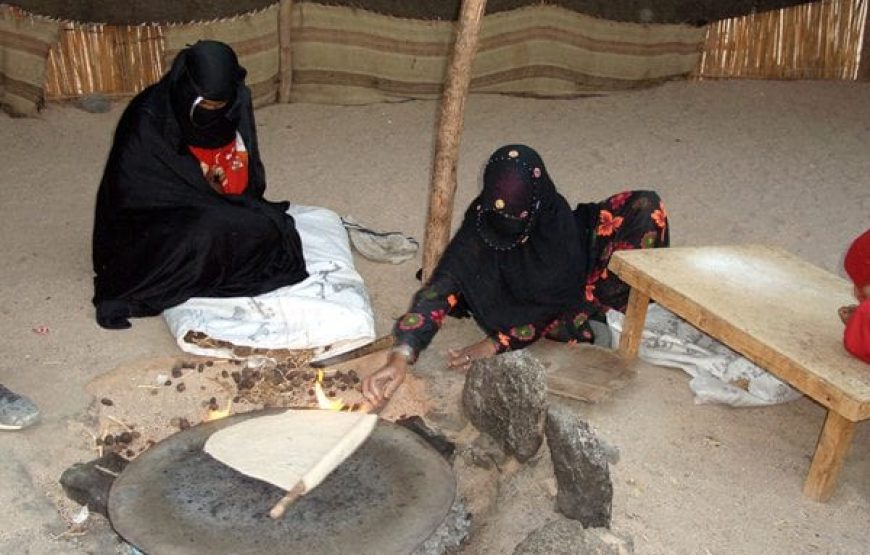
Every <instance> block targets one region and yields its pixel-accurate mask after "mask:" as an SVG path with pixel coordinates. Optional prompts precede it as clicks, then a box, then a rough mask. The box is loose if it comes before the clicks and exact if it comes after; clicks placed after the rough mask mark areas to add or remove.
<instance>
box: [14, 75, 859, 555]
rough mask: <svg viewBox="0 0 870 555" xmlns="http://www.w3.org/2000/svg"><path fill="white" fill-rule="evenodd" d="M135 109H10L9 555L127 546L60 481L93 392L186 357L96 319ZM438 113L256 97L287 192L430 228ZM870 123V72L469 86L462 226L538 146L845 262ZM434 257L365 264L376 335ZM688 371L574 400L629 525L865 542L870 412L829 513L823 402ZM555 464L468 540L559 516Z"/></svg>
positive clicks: (799, 541) (573, 171)
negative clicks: (102, 225)
mask: <svg viewBox="0 0 870 555" xmlns="http://www.w3.org/2000/svg"><path fill="white" fill-rule="evenodd" d="M123 107H124V102H116V103H115V104H114V105H113V108H112V110H111V111H110V112H109V113H104V114H91V113H86V112H84V111H81V110H80V109H78V108H76V107H74V106H73V105H65V104H50V105H49V106H48V108H47V109H46V110H45V112H44V113H43V115H42V117H41V118H40V119H11V118H9V117H7V116H5V115H0V167H2V169H3V177H2V178H0V181H2V184H3V201H2V202H0V241H2V254H3V264H2V265H0V283H2V284H3V287H2V295H0V310H2V313H3V318H2V319H0V337H2V351H0V352H2V359H0V383H3V384H5V385H7V386H8V387H10V388H12V389H14V390H16V391H18V392H20V393H22V394H26V395H28V396H30V397H31V398H32V399H33V400H34V401H36V402H37V403H38V405H39V406H40V408H41V410H42V422H41V423H40V424H38V425H37V426H35V427H33V428H31V429H28V430H25V431H21V432H0V452H2V464H0V522H2V523H3V525H2V527H0V552H3V553H33V554H41V553H75V554H78V553H113V552H115V551H116V550H118V549H120V547H121V546H120V544H119V543H118V540H117V538H116V537H115V536H114V534H113V533H112V532H111V530H110V528H109V527H108V525H107V524H106V523H105V521H104V520H103V521H102V522H100V521H99V520H98V519H96V518H95V519H94V521H93V522H92V523H91V525H90V526H89V527H88V528H87V530H86V532H85V533H84V534H83V535H77V534H66V535H63V536H61V537H59V538H58V537H57V536H60V535H62V534H63V533H64V532H65V531H66V530H67V528H68V522H69V518H70V517H71V513H72V511H73V510H74V507H73V506H71V504H70V502H68V501H67V500H65V499H64V497H63V494H62V492H61V488H60V486H59V484H58V478H59V477H60V474H61V473H62V471H63V470H64V469H66V468H67V467H68V466H70V465H71V464H73V463H75V462H79V461H86V460H90V459H91V458H93V456H94V452H93V450H92V449H91V447H92V439H91V438H90V437H89V436H88V435H87V434H86V433H85V432H84V429H85V428H91V427H93V426H94V425H95V422H94V419H95V414H96V411H97V409H98V408H99V407H98V405H99V400H98V399H95V398H94V397H93V396H92V395H91V394H90V393H89V392H88V390H87V389H86V385H87V384H88V383H89V382H91V381H92V380H93V379H94V378H96V377H98V376H101V375H103V374H105V373H107V372H110V371H112V370H113V369H115V368H117V367H119V366H122V365H130V364H133V363H135V362H136V361H143V360H151V359H156V358H159V357H175V356H180V355H181V352H180V351H179V349H178V347H177V346H176V345H175V343H174V340H173V338H172V337H170V335H169V333H168V331H167V328H166V325H165V324H164V322H163V320H162V319H161V318H159V317H158V318H148V319H139V320H135V321H134V325H133V328H132V329H129V330H125V331H107V330H103V329H101V328H99V327H98V326H97V324H96V322H95V321H94V318H93V307H92V305H91V303H90V297H91V294H92V284H91V277H92V273H91V265H90V234H91V228H92V220H93V209H94V198H95V193H96V189H97V184H98V182H99V178H100V175H101V172H102V168H103V164H104V163H105V160H106V156H107V153H108V149H109V146H110V143H111V135H112V132H113V130H114V126H115V124H116V122H117V120H118V118H119V116H120V114H121V111H122V110H123ZM437 107H438V106H437V103H436V102H423V101H419V102H403V103H396V104H377V105H370V106H358V107H340V106H324V105H312V104H291V105H279V106H270V107H267V108H263V109H260V110H258V111H257V113H256V117H257V124H258V129H259V134H260V145H261V149H262V151H263V159H264V162H265V164H266V169H267V175H268V177H269V179H268V182H269V187H268V189H267V196H269V197H270V198H272V199H288V200H290V201H292V202H295V203H299V204H309V205H320V206H325V207H328V208H331V209H333V210H335V211H336V212H337V213H339V214H341V215H352V216H353V217H355V218H356V219H358V220H359V221H361V222H364V223H366V224H368V225H370V226H372V227H375V228H378V229H381V230H401V231H403V232H405V233H408V234H411V235H413V236H415V237H417V238H419V239H420V240H421V242H422V238H423V231H424V227H425V218H426V207H427V189H428V184H429V169H430V165H431V159H432V149H433V138H434V131H433V130H434V122H435V116H436V113H437ZM868 122H870V84H861V83H841V82H792V83H785V82H750V81H742V82H738V81H734V82H700V83H699V82H673V83H668V84H666V85H664V86H661V87H658V88H654V89H649V90H641V91H631V92H621V93H613V94H608V95H604V96H601V97H593V98H580V99H573V100H558V101H556V100H536V99H525V98H508V97H501V96H473V97H471V98H470V100H469V102H468V104H467V112H466V119H465V130H464V133H463V136H462V148H461V155H460V161H459V168H458V177H459V188H458V191H457V196H456V210H455V216H454V225H458V223H459V217H460V215H461V213H462V210H463V208H464V206H465V205H466V204H467V203H468V202H469V201H470V200H471V198H472V197H473V196H474V195H475V194H476V191H477V190H478V188H479V187H480V174H481V171H482V167H483V164H484V162H485V161H486V158H487V156H488V155H489V153H490V152H491V151H493V150H494V149H495V148H497V147H498V146H500V145H502V144H505V143H508V142H523V143H526V144H529V145H531V146H533V147H535V148H536V149H537V150H538V151H539V152H540V153H541V154H542V156H543V158H544V160H545V162H546V163H547V167H548V170H549V172H550V174H551V176H552V177H553V178H554V180H555V182H556V183H557V185H558V187H559V189H560V191H561V192H562V193H563V194H564V195H565V197H566V198H568V200H569V201H570V202H572V203H576V202H581V201H588V200H599V199H602V198H604V197H606V196H608V195H609V194H612V193H614V192H618V191H620V190H624V189H637V188H654V189H656V190H657V191H659V193H660V194H661V195H662V197H663V198H664V199H665V202H666V204H667V206H668V210H669V214H670V220H671V225H672V235H671V237H672V244H673V245H675V246H678V245H679V246H689V245H693V246H694V245H722V244H739V243H750V242H755V243H766V244H770V245H775V246H780V247H783V248H785V249H786V250H789V251H791V252H792V253H794V254H796V255H798V256H800V257H802V258H804V259H806V260H808V261H810V262H812V263H814V264H816V265H818V266H820V267H822V268H825V269H827V270H829V271H832V272H834V273H838V274H840V275H842V270H841V268H840V264H841V260H842V255H843V252H844V250H845V248H846V247H847V245H848V243H849V241H850V240H851V239H852V238H853V237H854V236H856V235H857V234H858V233H859V232H861V231H863V230H864V229H866V228H867V227H870V185H868V181H867V176H868V175H870V156H868V153H870V123H868ZM419 264H420V256H419V255H418V256H417V259H415V260H413V261H409V262H406V263H404V264H401V265H396V266H393V265H384V264H376V263H372V262H369V261H366V260H364V259H361V258H360V257H357V269H358V270H359V271H360V273H361V274H362V275H363V277H364V278H365V280H366V283H367V286H368V288H369V292H370V294H371V298H372V302H373V306H374V310H375V315H376V325H377V331H378V333H379V334H381V333H386V332H387V331H388V330H389V329H390V326H391V323H392V320H393V319H394V318H396V317H397V316H399V315H400V314H401V313H402V312H403V311H404V309H405V308H406V306H407V303H408V301H409V299H410V296H411V294H412V293H413V292H414V290H415V288H416V287H417V285H418V282H417V281H416V280H415V278H414V274H415V272H416V270H417V268H418V267H419ZM747 279H751V278H750V277H749V276H747ZM795 302H800V300H799V299H795ZM772 309H775V307H772ZM41 326H44V328H40V327H41ZM34 330H37V331H42V333H36V331H34ZM477 337H479V332H478V331H477V330H476V329H475V327H474V325H473V324H470V323H469V322H467V321H462V322H459V321H449V322H448V323H447V325H446V327H445V330H444V332H443V333H441V334H440V335H439V336H438V338H436V341H435V342H434V343H433V345H432V347H431V348H430V349H429V350H428V351H427V352H426V353H425V355H424V356H423V357H422V358H421V361H420V364H419V368H420V369H419V374H420V377H421V378H422V379H423V380H424V381H429V382H430V383H432V384H433V386H434V385H436V384H438V383H439V380H443V381H446V382H450V383H453V384H455V383H456V382H457V380H461V376H460V377H457V376H456V375H455V374H447V373H446V371H442V368H443V367H444V360H445V355H444V351H445V350H446V349H447V348H448V347H452V346H461V345H462V344H463V342H471V341H473V340H476V338H477ZM868 372H870V367H868ZM687 381H688V380H687V377H686V376H685V375H684V374H683V373H682V372H680V371H678V370H672V369H665V368H655V367H646V366H645V367H644V368H642V369H641V371H639V372H638V377H637V378H636V379H635V380H634V381H633V382H632V383H630V384H629V385H628V386H626V387H625V388H624V389H622V390H620V391H618V392H616V393H615V394H614V395H613V396H612V397H611V398H610V399H608V400H606V401H603V402H601V403H598V404H594V405H589V404H583V403H573V404H572V405H571V406H572V407H574V408H575V409H576V410H577V411H578V412H579V413H580V414H582V415H583V416H584V417H585V418H587V419H588V420H589V421H590V423H592V424H593V425H595V426H596V427H597V428H598V429H599V431H600V433H601V435H602V437H604V438H606V439H607V441H608V442H609V443H611V444H613V445H615V446H617V447H618V448H619V450H620V453H621V458H620V461H619V463H618V464H616V465H615V466H613V467H612V468H611V472H612V477H613V482H614V500H613V506H614V510H613V513H614V516H613V530H614V531H615V532H617V533H619V534H621V535H625V536H628V537H631V538H633V540H634V543H635V550H636V552H637V553H640V554H666V553H667V554H672V553H681V554H682V553H685V554H707V553H709V554H726V553H728V554H733V553H782V554H798V553H855V554H857V553H865V552H866V550H867V545H870V425H868V424H867V423H863V424H860V425H858V427H857V430H856V433H855V437H854V440H853V446H852V450H851V453H850V455H849V457H848V458H847V460H846V463H845V467H844V469H843V472H842V474H841V478H840V485H839V488H838V489H837V491H836V492H835V494H834V496H833V498H832V499H831V500H830V501H829V502H828V503H824V504H820V503H815V502H812V501H809V500H808V499H806V498H804V497H803V496H802V493H801V487H802V484H803V480H804V477H805V474H806V471H807V468H808V466H809V459H810V456H811V454H812V453H813V451H814V449H815V442H816V439H817V436H818V432H819V430H820V428H821V425H822V421H823V416H824V411H823V410H822V408H821V407H819V406H818V405H816V404H815V403H813V402H812V401H810V400H808V399H801V400H798V401H795V402H792V403H788V404H785V405H779V406H773V407H768V408H763V409H733V408H728V407H723V406H710V405H696V404H694V402H693V399H692V395H691V392H690V391H689V389H688V387H687ZM439 387H441V388H442V389H444V386H443V384H442V386H439ZM448 389H449V388H448ZM453 389H455V387H454V388H453ZM442 401H443V400H442ZM447 409H448V410H456V411H458V410H459V409H458V406H447ZM541 465H545V463H538V464H537V466H530V467H529V468H528V469H521V470H520V471H519V474H518V475H517V476H516V479H515V480H514V482H513V485H514V487H516V488H521V486H523V487H522V488H521V489H523V491H525V492H526V495H525V496H524V497H522V498H517V497H516V495H515V492H512V491H502V492H501V495H500V497H499V499H498V500H497V502H498V503H501V504H502V510H503V512H504V513H506V514H508V515H509V516H510V517H511V522H512V525H511V526H510V527H509V530H510V532H509V533H505V530H507V529H508V527H503V526H499V525H498V523H492V524H491V525H490V526H489V527H487V526H484V527H482V528H483V529H481V530H480V533H479V535H478V536H477V537H476V538H475V540H474V541H473V542H472V543H471V544H469V546H468V547H467V548H466V550H465V551H464V552H465V553H510V552H511V551H512V549H513V547H514V546H515V545H516V544H517V543H518V542H520V541H521V540H522V539H523V538H524V537H525V534H527V533H528V532H529V531H530V530H532V529H533V528H535V527H537V526H538V525H540V524H541V523H542V522H544V521H546V520H547V519H550V518H553V516H554V513H553V512H552V509H553V501H552V497H551V492H550V491H549V490H548V487H547V483H546V482H545V481H541V479H540V477H541V476H543V475H545V474H546V473H544V472H543V471H541V470H540V469H539V467H540V466H541ZM530 492H531V493H530Z"/></svg>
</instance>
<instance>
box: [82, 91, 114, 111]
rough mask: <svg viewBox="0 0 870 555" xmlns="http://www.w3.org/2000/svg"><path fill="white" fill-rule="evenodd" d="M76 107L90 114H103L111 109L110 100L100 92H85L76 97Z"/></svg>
mask: <svg viewBox="0 0 870 555" xmlns="http://www.w3.org/2000/svg"><path fill="white" fill-rule="evenodd" d="M77 104H78V107H79V108H81V109H82V110H84V111H85V112H90V113H91V114H103V113H105V112H108V111H109V110H111V109H112V101H111V100H109V97H108V96H106V95H104V94H101V93H92V94H87V95H85V96H83V97H81V98H79V99H78V102H77Z"/></svg>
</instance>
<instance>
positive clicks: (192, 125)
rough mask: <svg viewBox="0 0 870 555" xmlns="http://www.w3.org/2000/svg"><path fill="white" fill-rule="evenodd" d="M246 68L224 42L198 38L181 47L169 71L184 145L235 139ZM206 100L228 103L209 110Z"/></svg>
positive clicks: (207, 144)
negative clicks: (191, 44) (192, 43)
mask: <svg viewBox="0 0 870 555" xmlns="http://www.w3.org/2000/svg"><path fill="white" fill-rule="evenodd" d="M245 75H246V71H245V69H244V68H243V67H241V66H240V65H239V61H238V58H237V57H236V54H235V52H233V50H232V49H231V48H230V47H229V46H227V45H226V44H224V43H221V42H217V41H199V42H197V43H196V44H194V45H193V46H190V47H188V48H185V49H184V50H182V51H181V52H180V53H179V54H178V56H177V57H176V58H175V61H174V62H173V64H172V69H171V70H170V72H169V76H168V78H169V98H170V103H171V104H172V111H173V113H174V114H175V118H176V120H178V124H179V127H180V129H181V136H182V139H183V141H184V143H185V144H187V145H191V146H198V147H204V148H217V147H221V146H224V145H226V144H227V143H229V142H230V141H232V140H233V139H234V138H235V135H236V129H237V128H238V125H239V119H240V117H241V111H242V108H243V106H242V102H243V95H242V94H240V93H241V89H242V88H243V87H244V86H245ZM203 100H211V101H218V102H225V104H224V106H222V107H221V108H218V109H215V110H209V109H206V108H205V107H203V106H202V101H203Z"/></svg>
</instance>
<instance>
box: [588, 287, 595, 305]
mask: <svg viewBox="0 0 870 555" xmlns="http://www.w3.org/2000/svg"><path fill="white" fill-rule="evenodd" d="M586 300H587V301H589V302H590V303H591V302H592V301H594V300H595V284H594V283H590V284H589V285H587V286H586Z"/></svg>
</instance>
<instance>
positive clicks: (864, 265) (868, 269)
mask: <svg viewBox="0 0 870 555" xmlns="http://www.w3.org/2000/svg"><path fill="white" fill-rule="evenodd" d="M843 267H844V268H845V269H846V273H847V274H849V277H850V278H852V282H853V283H854V284H855V287H857V288H859V289H860V288H862V287H865V286H867V285H870V229H868V230H867V231H865V232H864V233H862V234H861V235H860V236H859V237H858V238H857V239H855V240H854V241H853V242H852V246H850V247H849V250H848V251H847V252H846V259H845V260H843Z"/></svg>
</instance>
